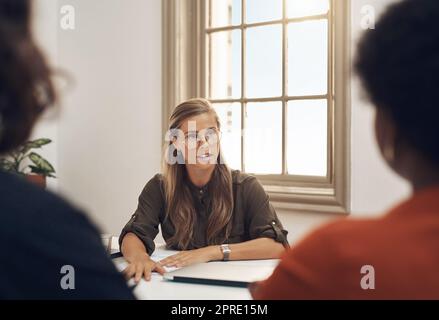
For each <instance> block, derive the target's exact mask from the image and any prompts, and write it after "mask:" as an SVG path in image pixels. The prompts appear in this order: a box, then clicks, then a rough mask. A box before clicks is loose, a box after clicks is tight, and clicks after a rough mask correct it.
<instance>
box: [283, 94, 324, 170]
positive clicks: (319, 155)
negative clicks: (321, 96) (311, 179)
mask: <svg viewBox="0 0 439 320" xmlns="http://www.w3.org/2000/svg"><path fill="white" fill-rule="evenodd" d="M287 121H288V133H287V139H288V147H287V163H288V173H289V174H295V175H305V176H326V172H327V138H328V132H327V128H328V124H327V121H328V112H327V100H302V101H292V102H289V103H288V119H287Z"/></svg>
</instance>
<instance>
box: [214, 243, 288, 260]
mask: <svg viewBox="0 0 439 320" xmlns="http://www.w3.org/2000/svg"><path fill="white" fill-rule="evenodd" d="M229 247H230V250H231V253H230V257H229V259H230V260H257V259H278V258H280V256H281V255H282V253H283V252H284V251H285V247H284V246H283V245H282V244H281V243H279V242H276V241H275V240H273V239H270V238H259V239H255V240H250V241H246V242H242V243H237V244H230V245H229ZM212 250H213V251H215V252H216V254H215V259H214V260H222V259H223V254H222V251H221V248H220V246H213V248H212Z"/></svg>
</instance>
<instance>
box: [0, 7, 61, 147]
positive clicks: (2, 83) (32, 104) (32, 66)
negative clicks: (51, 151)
mask: <svg viewBox="0 0 439 320" xmlns="http://www.w3.org/2000/svg"><path fill="white" fill-rule="evenodd" d="M30 17H31V5H30V0H0V153H4V152H7V151H10V150H12V149H14V148H16V147H18V146H19V145H21V144H22V143H23V142H25V141H26V139H27V138H28V137H29V135H30V133H31V130H32V128H33V125H34V124H35V121H36V120H37V119H38V116H39V115H40V114H41V113H42V112H43V111H44V110H45V109H46V107H48V106H50V105H53V104H54V102H55V92H54V89H53V85H52V82H51V71H50V70H49V67H48V66H47V64H46V61H45V59H44V57H43V55H42V53H41V52H40V50H39V49H38V48H37V46H36V44H35V43H34V39H33V37H32V33H31V29H30V24H31V18H30Z"/></svg>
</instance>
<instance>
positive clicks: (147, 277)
mask: <svg viewBox="0 0 439 320" xmlns="http://www.w3.org/2000/svg"><path fill="white" fill-rule="evenodd" d="M143 275H144V278H145V280H146V281H149V280H151V268H150V267H149V266H145V268H144V270H143Z"/></svg>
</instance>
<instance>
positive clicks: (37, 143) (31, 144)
mask: <svg viewBox="0 0 439 320" xmlns="http://www.w3.org/2000/svg"><path fill="white" fill-rule="evenodd" d="M51 142H52V140H50V139H47V138H41V139H37V140H32V141H28V142H26V143H25V144H24V145H23V147H22V148H21V149H20V152H21V153H27V152H28V151H29V150H31V149H40V148H41V147H42V146H45V145H47V144H49V143H51Z"/></svg>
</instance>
